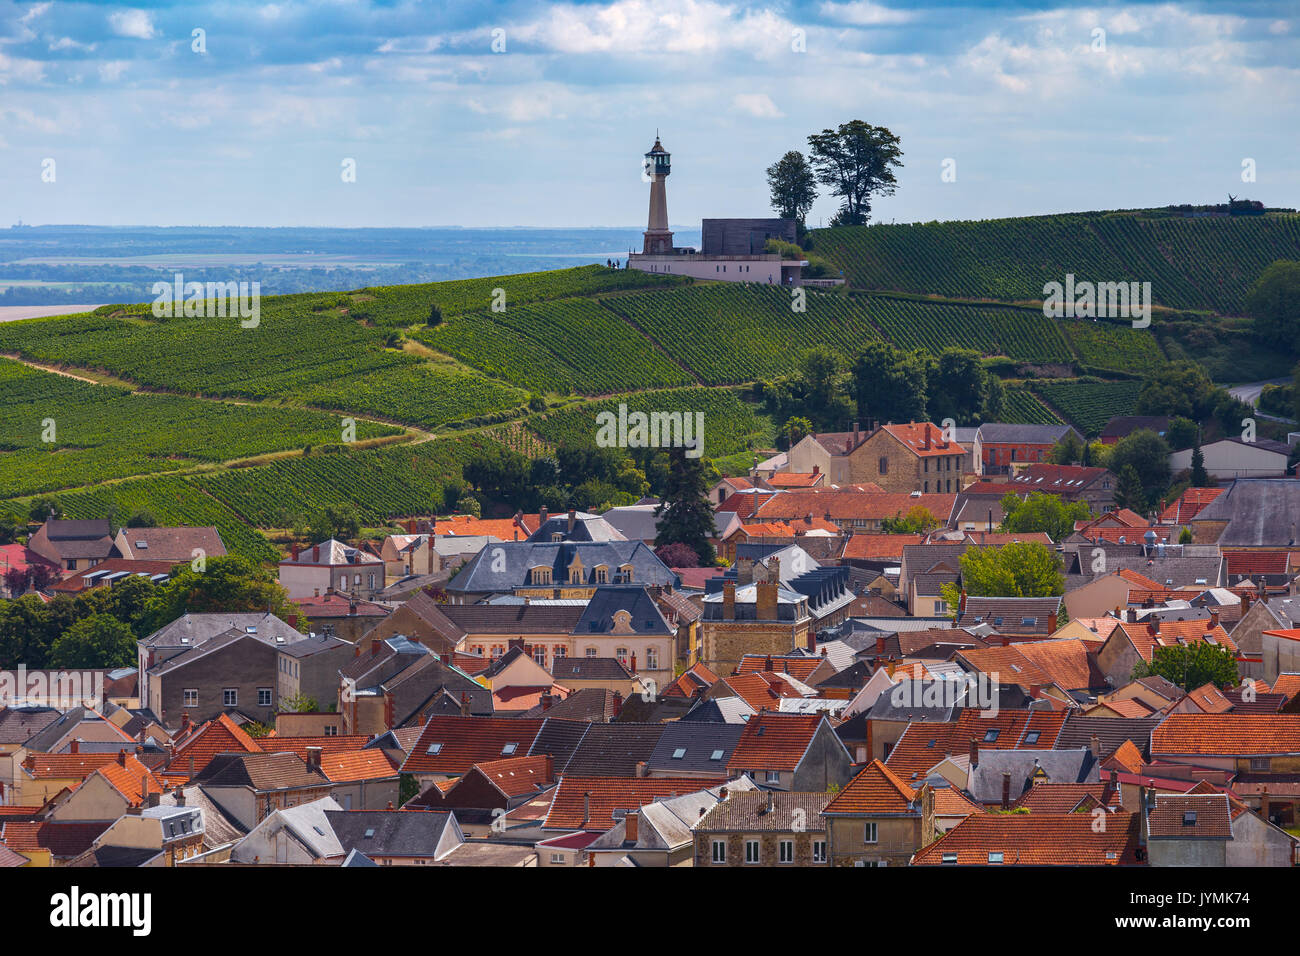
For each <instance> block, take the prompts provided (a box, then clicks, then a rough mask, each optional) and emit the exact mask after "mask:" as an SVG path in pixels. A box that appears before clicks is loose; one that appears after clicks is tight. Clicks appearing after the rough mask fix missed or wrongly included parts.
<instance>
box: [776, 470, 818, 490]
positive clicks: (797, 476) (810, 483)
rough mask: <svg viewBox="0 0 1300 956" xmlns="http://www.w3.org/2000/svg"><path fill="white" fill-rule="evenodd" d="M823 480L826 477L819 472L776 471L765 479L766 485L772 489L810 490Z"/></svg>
mask: <svg viewBox="0 0 1300 956" xmlns="http://www.w3.org/2000/svg"><path fill="white" fill-rule="evenodd" d="M825 480H826V476H825V475H824V474H823V473H822V472H820V471H818V472H812V471H807V472H804V471H778V472H776V473H775V474H773V475H772V477H771V478H768V479H767V483H768V485H769V486H770V487H772V488H812V487H814V486H815V485H820V484H821V483H822V482H823V481H825Z"/></svg>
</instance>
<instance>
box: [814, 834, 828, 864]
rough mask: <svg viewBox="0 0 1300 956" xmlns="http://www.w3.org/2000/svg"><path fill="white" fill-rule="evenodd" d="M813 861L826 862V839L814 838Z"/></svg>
mask: <svg viewBox="0 0 1300 956" xmlns="http://www.w3.org/2000/svg"><path fill="white" fill-rule="evenodd" d="M812 861H813V862H814V863H825V862H826V841H825V840H813V845H812Z"/></svg>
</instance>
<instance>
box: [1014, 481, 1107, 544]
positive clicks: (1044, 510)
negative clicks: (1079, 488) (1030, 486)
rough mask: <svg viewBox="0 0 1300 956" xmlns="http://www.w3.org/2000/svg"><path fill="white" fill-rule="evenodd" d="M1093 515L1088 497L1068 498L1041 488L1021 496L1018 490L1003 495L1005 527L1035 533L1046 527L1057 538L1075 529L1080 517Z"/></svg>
mask: <svg viewBox="0 0 1300 956" xmlns="http://www.w3.org/2000/svg"><path fill="white" fill-rule="evenodd" d="M1091 517H1092V510H1091V509H1090V508H1089V507H1088V503H1087V502H1085V501H1075V502H1069V503H1067V502H1064V501H1062V500H1061V498H1060V496H1059V495H1049V494H1046V493H1044V492H1041V491H1034V492H1031V493H1030V494H1029V495H1028V497H1026V498H1023V499H1022V498H1020V497H1019V496H1017V495H1014V494H1008V495H1005V496H1004V497H1003V498H1002V527H1001V530H1002V531H1008V532H1011V533H1012V534H1032V533H1034V532H1039V531H1044V532H1046V533H1047V535H1048V536H1049V537H1050V538H1051V539H1052V540H1053V541H1060V540H1062V539H1063V538H1065V537H1066V536H1068V535H1069V534H1070V533H1071V532H1073V531H1074V523H1075V522H1076V521H1086V520H1087V519H1089V518H1091Z"/></svg>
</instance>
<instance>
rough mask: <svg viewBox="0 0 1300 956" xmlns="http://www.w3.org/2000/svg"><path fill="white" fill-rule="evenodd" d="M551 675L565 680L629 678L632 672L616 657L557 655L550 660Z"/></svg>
mask: <svg viewBox="0 0 1300 956" xmlns="http://www.w3.org/2000/svg"><path fill="white" fill-rule="evenodd" d="M551 676H552V677H554V678H555V679H556V681H558V682H559V683H561V684H562V683H564V682H565V681H566V680H631V678H632V672H631V671H629V670H628V669H627V668H626V667H624V666H623V663H622V661H620V660H619V659H618V658H617V657H557V658H555V659H554V660H553V661H552V662H551Z"/></svg>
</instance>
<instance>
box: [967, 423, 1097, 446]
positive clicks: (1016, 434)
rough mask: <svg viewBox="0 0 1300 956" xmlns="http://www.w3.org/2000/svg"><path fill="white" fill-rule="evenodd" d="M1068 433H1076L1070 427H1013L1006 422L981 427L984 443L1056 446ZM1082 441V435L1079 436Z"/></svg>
mask: <svg viewBox="0 0 1300 956" xmlns="http://www.w3.org/2000/svg"><path fill="white" fill-rule="evenodd" d="M1066 432H1074V433H1075V434H1076V435H1078V434H1079V433H1078V431H1076V430H1075V429H1074V428H1073V427H1071V426H1070V425H1011V424H1007V423H1005V422H987V423H985V424H983V425H981V426H980V427H979V437H980V441H982V442H1015V443H1023V444H1027V445H1055V444H1056V443H1057V442H1058V441H1060V440H1061V437H1062V436H1063V435H1065V433H1066ZM1079 437H1080V438H1081V439H1082V437H1083V436H1082V435H1080V436H1079Z"/></svg>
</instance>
